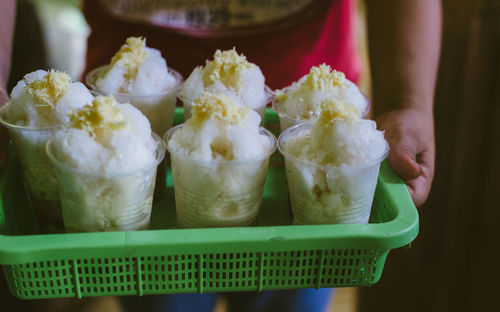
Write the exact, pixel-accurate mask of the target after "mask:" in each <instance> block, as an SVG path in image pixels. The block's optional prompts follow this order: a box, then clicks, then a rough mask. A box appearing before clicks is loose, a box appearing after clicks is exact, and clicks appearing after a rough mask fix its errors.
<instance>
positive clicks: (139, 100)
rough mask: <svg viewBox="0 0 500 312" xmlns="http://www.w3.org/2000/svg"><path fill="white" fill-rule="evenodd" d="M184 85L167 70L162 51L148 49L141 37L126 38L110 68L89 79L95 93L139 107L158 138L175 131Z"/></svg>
mask: <svg viewBox="0 0 500 312" xmlns="http://www.w3.org/2000/svg"><path fill="white" fill-rule="evenodd" d="M181 83H182V77H181V75H180V74H179V73H178V72H176V71H175V70H173V69H171V68H168V67H167V62H166V61H165V59H164V58H163V57H162V55H161V53H160V51H159V50H157V49H153V48H149V47H147V46H146V39H144V38H140V37H130V38H127V40H126V42H125V44H124V45H123V46H122V47H121V48H120V50H119V51H118V52H116V54H115V55H114V56H113V58H112V59H111V63H110V64H109V65H106V66H103V67H99V68H97V69H95V70H93V71H92V72H90V73H89V75H88V77H87V84H88V85H89V86H90V87H91V88H92V89H93V90H94V91H97V92H98V93H100V94H103V95H110V94H112V95H113V96H114V97H115V98H116V100H117V101H118V102H119V103H130V104H132V105H133V106H135V107H137V108H138V109H139V110H140V111H141V112H142V113H143V114H144V115H146V117H147V118H148V119H149V122H150V123H151V127H152V129H153V132H156V133H157V134H158V135H163V134H165V132H166V131H167V129H169V128H170V127H172V124H173V121H174V110H175V104H176V99H177V91H178V89H179V88H180V86H181Z"/></svg>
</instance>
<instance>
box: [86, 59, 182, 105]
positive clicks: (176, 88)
mask: <svg viewBox="0 0 500 312" xmlns="http://www.w3.org/2000/svg"><path fill="white" fill-rule="evenodd" d="M106 66H108V65H103V66H99V67H97V68H95V69H93V70H91V71H90V72H88V73H87V75H85V84H86V85H87V86H88V87H89V89H90V90H92V91H94V92H96V93H98V94H100V95H109V94H107V93H105V92H102V91H100V90H99V89H98V88H97V86H96V85H95V83H94V79H92V78H93V77H94V76H95V75H96V74H97V73H99V72H100V71H101V70H103V69H104V68H105V67H106ZM167 70H168V72H169V73H170V74H172V75H173V76H174V77H175V80H176V84H175V86H174V87H172V88H170V89H168V90H164V91H160V92H157V93H149V94H129V93H113V96H119V97H127V98H148V97H156V96H160V95H163V96H165V95H167V94H170V93H173V92H177V91H179V89H180V88H181V86H182V83H183V82H184V78H183V77H182V75H181V74H180V73H179V72H178V71H177V70H175V69H173V68H170V67H167Z"/></svg>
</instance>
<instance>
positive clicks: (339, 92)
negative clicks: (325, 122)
mask: <svg viewBox="0 0 500 312" xmlns="http://www.w3.org/2000/svg"><path fill="white" fill-rule="evenodd" d="M327 99H334V100H335V103H347V104H349V105H351V106H352V107H353V108H354V109H355V110H356V111H357V114H358V115H360V116H361V115H365V114H366V113H367V112H368V110H369V105H370V104H369V100H368V98H367V97H366V96H365V95H364V94H363V93H361V91H360V90H359V89H358V87H357V86H356V85H355V84H354V83H352V82H351V81H349V80H348V79H346V78H345V75H344V74H343V73H342V72H339V71H336V70H332V68H331V67H330V66H328V65H326V64H322V65H319V66H313V67H311V69H310V71H309V74H307V75H305V76H303V77H302V78H300V79H299V80H298V81H297V82H294V83H292V84H291V85H290V86H288V87H286V88H284V89H281V90H276V91H275V92H274V98H273V108H274V110H275V111H276V112H278V115H279V116H280V126H281V131H284V130H285V129H287V128H289V127H291V126H294V125H297V124H299V123H304V122H307V121H312V120H316V119H318V117H319V115H320V113H321V103H323V102H324V101H325V100H327Z"/></svg>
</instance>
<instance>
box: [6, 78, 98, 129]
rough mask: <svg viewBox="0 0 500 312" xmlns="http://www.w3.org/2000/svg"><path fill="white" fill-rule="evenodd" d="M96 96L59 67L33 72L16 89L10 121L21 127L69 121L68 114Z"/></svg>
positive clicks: (51, 125) (9, 114)
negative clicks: (57, 68) (72, 80)
mask: <svg viewBox="0 0 500 312" xmlns="http://www.w3.org/2000/svg"><path fill="white" fill-rule="evenodd" d="M92 99H93V97H92V95H91V94H90V92H89V91H88V90H87V88H86V87H85V86H84V85H83V84H82V83H80V82H71V78H70V77H69V76H68V75H67V74H65V73H63V72H60V71H56V70H49V71H48V72H47V71H44V70H37V71H34V72H32V73H29V74H27V75H25V76H24V78H23V79H22V80H20V81H19V82H18V83H17V85H16V86H15V87H14V89H12V93H11V100H10V102H9V107H8V111H7V112H6V119H7V121H9V122H11V123H13V124H16V125H18V126H24V127H30V128H47V127H54V126H59V125H62V124H64V123H67V122H69V117H68V114H69V113H70V112H71V111H72V110H74V109H78V108H80V107H83V106H84V105H86V104H88V103H90V102H91V101H92Z"/></svg>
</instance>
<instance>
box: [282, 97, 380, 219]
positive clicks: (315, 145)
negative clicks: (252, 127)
mask: <svg viewBox="0 0 500 312" xmlns="http://www.w3.org/2000/svg"><path fill="white" fill-rule="evenodd" d="M278 145H279V149H280V151H281V153H282V154H283V155H284V156H285V164H286V172H287V181H288V187H289V192H290V201H291V205H292V211H293V215H294V224H333V223H344V224H364V223H368V219H369V217H370V211H371V206H372V202H373V195H374V193H375V187H376V185H377V177H378V171H379V166H380V163H381V161H382V160H383V159H384V158H385V156H386V155H387V153H388V150H389V145H388V144H387V141H386V140H385V139H384V134H383V132H382V131H379V130H377V128H376V124H375V122H374V121H372V120H366V119H362V118H360V116H359V114H358V110H357V109H355V108H353V107H352V106H351V105H350V104H348V103H345V102H334V101H333V100H326V101H325V102H323V104H322V105H321V113H320V116H319V119H318V120H317V121H313V122H309V123H304V124H300V125H297V126H294V127H291V128H289V129H287V130H286V131H284V132H283V133H282V134H281V135H280V137H279V139H278Z"/></svg>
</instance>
